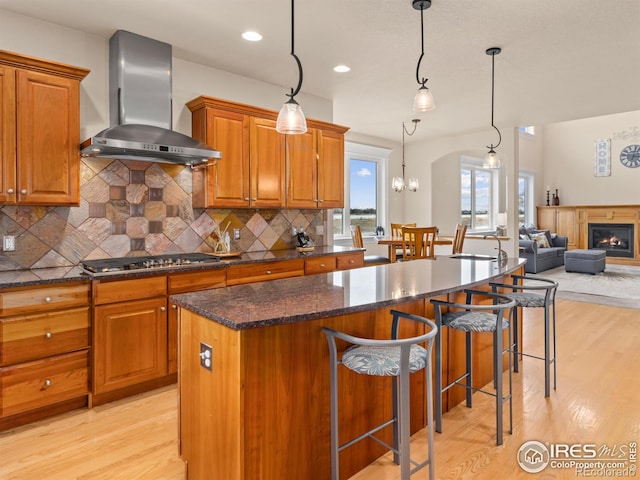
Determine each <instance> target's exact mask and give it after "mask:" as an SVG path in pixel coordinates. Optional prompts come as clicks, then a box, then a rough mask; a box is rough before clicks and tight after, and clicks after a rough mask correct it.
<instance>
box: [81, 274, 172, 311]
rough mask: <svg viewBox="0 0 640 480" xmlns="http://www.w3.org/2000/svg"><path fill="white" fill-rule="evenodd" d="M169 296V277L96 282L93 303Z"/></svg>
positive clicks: (100, 303)
mask: <svg viewBox="0 0 640 480" xmlns="http://www.w3.org/2000/svg"><path fill="white" fill-rule="evenodd" d="M166 294H167V277H166V276H164V275H162V276H159V277H149V278H134V279H131V280H116V281H113V282H96V283H95V284H94V287H93V303H94V304H95V305H102V304H105V303H115V302H123V301H126V300H137V299H139V298H150V297H158V296H161V295H166Z"/></svg>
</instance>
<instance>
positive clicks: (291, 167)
mask: <svg viewBox="0 0 640 480" xmlns="http://www.w3.org/2000/svg"><path fill="white" fill-rule="evenodd" d="M317 138H318V135H317V132H316V130H314V129H309V130H308V131H307V133H304V134H302V135H287V136H286V146H287V164H288V180H287V183H288V185H287V206H288V207H290V208H317V206H318V153H317V148H316V146H317Z"/></svg>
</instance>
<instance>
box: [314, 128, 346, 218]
mask: <svg viewBox="0 0 640 480" xmlns="http://www.w3.org/2000/svg"><path fill="white" fill-rule="evenodd" d="M318 207H320V208H342V207H344V135H342V134H339V133H334V132H330V131H326V130H325V131H322V132H321V134H320V136H319V138H318Z"/></svg>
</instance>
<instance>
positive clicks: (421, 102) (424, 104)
mask: <svg viewBox="0 0 640 480" xmlns="http://www.w3.org/2000/svg"><path fill="white" fill-rule="evenodd" d="M434 108H436V105H435V103H434V102H433V95H431V91H430V90H429V89H428V88H427V87H425V86H424V85H423V86H421V87H420V88H419V89H418V92H417V93H416V96H415V98H414V99H413V111H414V112H428V111H429V110H433V109H434Z"/></svg>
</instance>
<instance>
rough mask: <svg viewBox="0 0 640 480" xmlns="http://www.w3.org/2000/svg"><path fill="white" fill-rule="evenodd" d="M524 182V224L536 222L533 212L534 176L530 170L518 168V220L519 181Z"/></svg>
mask: <svg viewBox="0 0 640 480" xmlns="http://www.w3.org/2000/svg"><path fill="white" fill-rule="evenodd" d="M521 180H524V182H525V190H526V192H525V198H524V202H523V203H524V225H535V224H536V218H535V216H536V213H535V204H536V203H535V185H536V181H535V180H536V178H535V175H534V174H533V173H532V172H529V171H526V170H520V172H518V221H519V222H520V181H521Z"/></svg>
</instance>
